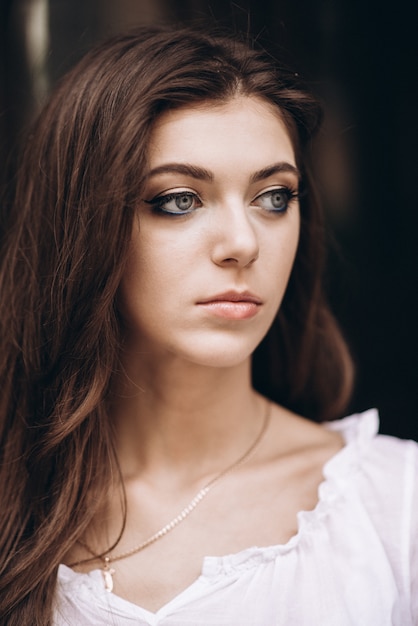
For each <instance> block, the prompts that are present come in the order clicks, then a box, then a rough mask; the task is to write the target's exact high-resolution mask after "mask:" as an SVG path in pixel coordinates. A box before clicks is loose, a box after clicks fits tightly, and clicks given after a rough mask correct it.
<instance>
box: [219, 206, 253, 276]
mask: <svg viewBox="0 0 418 626" xmlns="http://www.w3.org/2000/svg"><path fill="white" fill-rule="evenodd" d="M217 221H218V223H217V227H216V233H215V237H214V243H213V250H212V260H213V262H214V263H216V265H223V266H224V265H233V266H237V267H247V266H248V265H251V264H252V263H254V261H256V260H257V258H258V254H259V241H258V236H257V232H256V229H255V225H254V223H252V221H251V218H250V215H249V214H248V212H247V208H246V207H245V206H233V207H232V206H231V207H225V206H223V207H220V211H219V216H218V220H217Z"/></svg>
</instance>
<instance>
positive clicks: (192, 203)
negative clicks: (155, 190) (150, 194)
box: [145, 191, 202, 215]
mask: <svg viewBox="0 0 418 626" xmlns="http://www.w3.org/2000/svg"><path fill="white" fill-rule="evenodd" d="M145 202H146V203H147V204H150V205H151V207H152V210H153V211H155V212H157V213H170V214H172V215H184V214H187V213H191V212H192V211H194V210H195V209H197V208H199V207H201V206H202V203H201V201H200V200H199V198H198V197H197V195H196V194H195V193H192V192H190V191H180V192H176V193H167V194H165V195H163V196H156V197H155V198H153V199H152V200H145Z"/></svg>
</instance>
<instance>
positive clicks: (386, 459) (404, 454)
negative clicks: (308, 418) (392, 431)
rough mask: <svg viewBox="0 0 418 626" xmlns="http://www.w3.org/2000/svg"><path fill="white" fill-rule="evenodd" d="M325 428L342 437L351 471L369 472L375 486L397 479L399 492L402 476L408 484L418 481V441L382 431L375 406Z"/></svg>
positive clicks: (406, 485) (405, 485) (388, 483)
mask: <svg viewBox="0 0 418 626" xmlns="http://www.w3.org/2000/svg"><path fill="white" fill-rule="evenodd" d="M323 428H325V429H326V430H327V431H329V432H333V433H338V434H339V435H340V436H341V437H342V439H343V440H344V448H343V449H342V453H343V454H342V455H341V456H346V457H348V458H347V459H346V460H345V461H346V464H347V463H348V465H349V466H350V469H351V471H354V470H356V471H357V473H359V474H361V475H363V476H368V477H369V479H370V481H371V482H370V484H372V483H373V484H374V485H375V487H378V485H379V484H380V483H383V482H385V485H386V489H388V487H389V485H390V484H391V483H395V484H397V486H398V488H397V491H398V492H399V491H401V489H400V485H399V482H398V481H399V480H401V481H402V484H403V486H404V487H405V488H408V487H412V486H413V483H414V482H415V483H416V482H417V481H418V443H417V442H415V441H411V440H404V439H398V438H397V437H393V436H390V435H383V434H380V433H379V415H378V412H377V410H376V409H370V410H368V411H364V412H363V413H356V414H354V415H350V416H348V417H345V418H343V419H341V420H337V421H335V422H328V423H325V424H323ZM387 481H388V482H387ZM404 481H406V482H404ZM387 495H388V494H387Z"/></svg>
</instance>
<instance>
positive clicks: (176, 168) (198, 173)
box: [145, 163, 214, 182]
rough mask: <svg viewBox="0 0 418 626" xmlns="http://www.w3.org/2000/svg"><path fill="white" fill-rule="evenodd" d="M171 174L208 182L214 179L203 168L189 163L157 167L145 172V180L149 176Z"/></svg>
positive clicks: (210, 173)
mask: <svg viewBox="0 0 418 626" xmlns="http://www.w3.org/2000/svg"><path fill="white" fill-rule="evenodd" d="M171 173H174V174H184V175H185V176H190V177H191V178H197V179H198V180H207V181H210V182H211V181H213V179H214V175H213V174H212V172H209V171H208V170H206V169H204V168H203V167H198V166H196V165H190V164H189V163H166V164H164V165H159V166H158V167H155V168H153V169H152V170H150V171H149V172H147V174H146V177H145V178H149V177H150V176H157V175H158V174H171Z"/></svg>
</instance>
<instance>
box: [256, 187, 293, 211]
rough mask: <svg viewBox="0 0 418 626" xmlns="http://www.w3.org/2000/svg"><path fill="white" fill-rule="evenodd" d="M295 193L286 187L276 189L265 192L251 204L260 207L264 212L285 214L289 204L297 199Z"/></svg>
mask: <svg viewBox="0 0 418 626" xmlns="http://www.w3.org/2000/svg"><path fill="white" fill-rule="evenodd" d="M297 195H298V194H297V193H296V192H295V191H292V190H291V189H289V188H288V187H277V188H276V189H270V191H265V192H264V193H262V194H260V195H259V196H257V198H255V200H253V202H252V203H251V204H253V205H256V206H260V207H261V208H263V209H266V211H271V212H273V213H285V212H286V211H287V209H288V208H289V204H290V202H291V201H292V200H293V198H296V197H297Z"/></svg>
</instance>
